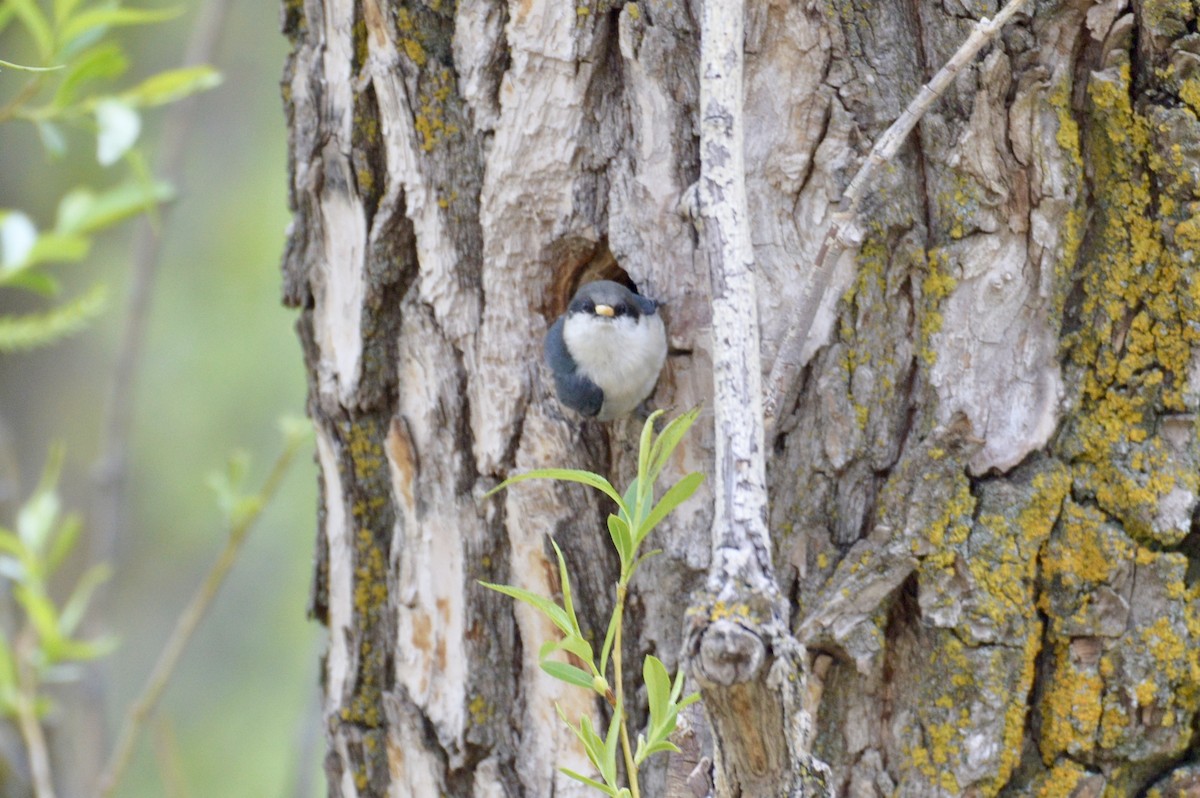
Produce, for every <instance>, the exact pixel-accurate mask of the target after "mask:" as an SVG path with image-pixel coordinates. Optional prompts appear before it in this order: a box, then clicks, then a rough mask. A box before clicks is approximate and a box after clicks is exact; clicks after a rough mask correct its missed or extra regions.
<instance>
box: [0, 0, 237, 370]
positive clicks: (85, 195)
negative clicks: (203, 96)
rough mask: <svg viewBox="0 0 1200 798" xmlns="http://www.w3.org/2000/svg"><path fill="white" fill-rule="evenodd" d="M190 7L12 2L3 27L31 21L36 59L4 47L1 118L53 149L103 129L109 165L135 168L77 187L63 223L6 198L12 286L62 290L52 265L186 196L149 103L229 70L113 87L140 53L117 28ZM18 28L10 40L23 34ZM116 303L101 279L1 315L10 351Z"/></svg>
mask: <svg viewBox="0 0 1200 798" xmlns="http://www.w3.org/2000/svg"><path fill="white" fill-rule="evenodd" d="M179 11H180V9H178V8H129V7H126V6H123V5H121V4H120V3H119V2H112V0H99V1H98V2H91V3H88V2H84V0H52V1H51V0H0V33H4V32H5V30H6V29H8V28H9V27H10V26H12V27H17V26H18V25H19V27H20V28H21V32H22V33H23V34H24V36H23V37H22V38H21V43H23V44H27V45H28V49H31V50H32V52H31V53H30V57H29V58H30V60H36V61H37V63H31V64H26V63H24V60H25V59H21V61H22V62H21V63H17V62H16V61H13V60H10V59H9V56H10V53H8V52H0V123H3V122H10V121H18V122H27V123H29V124H31V125H32V126H33V127H34V128H35V129H36V131H37V133H38V136H39V138H40V140H41V143H42V147H43V149H44V150H45V151H46V154H47V155H48V156H49V157H50V158H52V159H56V158H61V157H62V156H63V155H65V154H66V152H67V149H68V146H67V145H68V131H70V130H72V129H77V130H81V131H82V132H83V133H84V134H85V135H86V136H88V137H89V138H92V139H94V142H95V144H94V146H95V153H96V161H97V163H98V165H99V166H100V167H102V168H104V169H108V168H109V167H112V166H113V165H115V164H117V163H121V162H123V163H125V164H127V166H128V172H129V174H128V175H127V176H126V177H124V178H122V179H119V180H117V181H114V182H113V183H111V184H110V185H109V186H108V187H106V188H101V189H95V188H92V187H89V186H77V187H75V188H74V189H72V190H70V191H69V192H68V193H67V194H66V195H65V196H64V197H63V198H62V200H61V201H60V202H59V204H58V212H57V218H56V219H55V221H54V223H53V225H48V226H47V225H41V226H40V227H41V229H39V225H38V224H36V223H35V222H34V220H33V219H32V218H31V217H30V216H29V215H28V214H26V213H25V212H24V211H21V210H18V209H13V208H0V287H4V288H17V289H21V290H24V291H29V292H33V293H35V294H39V295H42V296H44V297H54V296H57V295H58V293H59V291H60V285H59V281H58V280H57V279H56V278H55V277H54V276H52V275H51V274H49V273H48V272H47V271H46V269H45V266H46V265H47V264H50V263H74V262H78V261H81V260H83V259H84V258H85V257H87V254H88V252H89V250H90V249H91V243H92V237H93V236H94V235H95V234H97V233H99V232H101V231H103V230H105V229H107V228H110V227H113V226H115V225H117V224H118V223H120V222H122V221H124V220H126V219H128V218H129V217H132V216H136V215H138V214H141V213H150V214H152V215H153V214H154V212H155V211H156V209H157V207H158V206H159V205H160V204H161V203H164V202H167V201H169V200H170V199H172V198H173V197H174V193H175V192H174V190H173V188H172V187H171V186H170V185H168V184H167V183H164V182H163V181H161V180H156V179H155V178H154V177H153V176H152V174H151V170H150V168H149V166H148V165H147V164H146V161H145V158H144V157H143V156H142V154H141V152H140V151H139V149H138V148H137V147H136V145H137V142H138V139H139V136H140V135H141V130H142V117H141V114H142V111H143V110H144V109H149V108H155V107H158V106H161V105H165V104H168V103H172V102H175V101H178V100H182V99H184V98H185V97H187V96H189V95H191V94H194V93H196V92H200V91H205V90H207V89H211V88H213V87H214V86H216V85H218V84H219V83H220V82H221V75H220V73H218V72H217V71H216V70H214V69H213V68H212V67H209V66H203V65H201V66H186V67H182V68H179V69H168V70H166V71H163V72H159V73H157V74H155V75H151V76H150V77H148V78H146V79H145V80H142V81H141V82H139V83H136V84H133V85H127V86H124V87H117V86H113V85H111V84H112V83H113V82H115V81H117V80H119V79H120V78H121V77H122V76H123V75H124V74H125V71H126V70H127V69H128V67H129V59H128V57H127V56H126V54H125V51H124V50H123V49H122V48H121V46H120V45H119V44H118V43H117V42H116V41H114V40H113V38H112V36H111V35H110V34H111V32H112V31H113V30H114V29H116V28H121V27H128V26H136V25H148V24H153V23H157V22H163V21H166V20H168V19H172V18H174V17H176V16H178V15H179ZM12 38H13V37H10V40H8V41H7V42H5V43H10V44H16V43H17V42H16V41H13V40H12ZM152 218H153V216H152ZM106 306H107V292H106V290H105V288H104V286H103V285H100V284H97V285H94V286H92V287H91V288H90V289H88V290H86V291H85V292H84V293H82V294H81V295H80V296H78V297H76V298H74V299H70V300H67V301H63V302H60V303H58V304H57V305H54V306H52V307H51V308H50V309H48V310H43V311H32V312H28V313H23V314H19V315H3V316H0V353H9V352H16V351H21V350H25V349H30V348H33V347H37V346H43V345H46V344H49V343H52V342H54V341H56V340H57V339H59V338H62V337H63V336H66V335H69V334H71V333H74V332H76V331H77V330H79V329H80V328H82V327H84V326H85V325H86V324H87V323H89V322H90V321H92V320H93V319H95V318H96V317H98V316H99V315H100V314H101V313H102V312H103V311H104V309H105V307H106Z"/></svg>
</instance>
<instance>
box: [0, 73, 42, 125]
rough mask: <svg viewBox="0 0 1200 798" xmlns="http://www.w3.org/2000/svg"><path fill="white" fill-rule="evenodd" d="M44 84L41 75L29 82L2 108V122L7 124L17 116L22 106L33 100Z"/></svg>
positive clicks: (0, 112) (0, 116) (0, 114)
mask: <svg viewBox="0 0 1200 798" xmlns="http://www.w3.org/2000/svg"><path fill="white" fill-rule="evenodd" d="M42 83H43V78H42V77H41V76H40V75H39V76H38V77H35V78H31V79H30V80H28V81H27V82H26V83H25V85H24V86H22V87H21V90H20V91H18V92H17V93H16V94H14V95H13V98H12V99H11V100H9V101H8V102H6V103H5V104H4V105H2V106H0V122H7V121H8V120H10V119H12V118H13V117H14V116H16V115H17V114H18V113H19V112H20V110H21V106H23V105H24V104H25V102H26V101H27V100H30V99H32V98H33V96H34V95H35V94H37V93H38V89H40V88H41V87H42Z"/></svg>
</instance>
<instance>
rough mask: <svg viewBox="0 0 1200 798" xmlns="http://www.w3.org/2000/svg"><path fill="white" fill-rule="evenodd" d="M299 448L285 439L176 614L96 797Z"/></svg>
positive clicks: (125, 757)
mask: <svg viewBox="0 0 1200 798" xmlns="http://www.w3.org/2000/svg"><path fill="white" fill-rule="evenodd" d="M299 449H300V443H299V442H289V443H288V444H287V446H286V447H285V448H284V450H283V452H282V453H281V454H280V455H279V458H278V459H277V460H276V461H275V465H274V466H273V467H272V468H271V473H270V475H269V476H268V477H267V479H266V481H265V482H264V483H263V487H262V490H261V491H260V492H259V493H258V497H259V502H258V505H257V507H256V508H255V509H254V511H253V512H251V513H248V514H247V515H246V516H245V517H244V518H240V519H238V521H237V522H236V523H235V524H234V525H233V527H232V528H231V529H230V530H229V539H228V540H227V541H226V543H225V548H224V549H223V550H222V551H221V555H220V557H218V558H217V561H216V562H215V563H213V566H212V568H211V569H210V570H209V572H208V574H207V575H206V576H205V578H204V581H203V582H202V583H201V585H200V587H199V588H198V589H197V591H196V593H195V595H193V596H192V600H191V602H190V603H189V604H188V606H187V608H186V609H185V610H184V611H183V613H182V614H181V615H180V616H179V620H178V621H177V622H176V624H175V628H174V629H173V630H172V631H171V636H170V637H169V638H168V639H167V642H166V645H164V646H163V650H162V653H161V654H159V657H158V661H157V662H156V663H155V665H154V670H153V671H151V673H150V676H149V677H148V678H147V679H146V683H145V685H143V686H142V691H141V693H139V694H138V697H137V699H136V700H135V701H134V702H133V703H132V704H130V705H129V711H128V712H127V713H126V714H125V720H124V722H123V723H122V724H121V733H120V735H119V736H118V738H117V744H116V746H115V747H114V748H113V753H112V756H111V757H110V758H109V760H108V764H107V765H106V766H105V768H104V772H103V774H102V775H101V776H100V781H99V785H100V786H99V789H98V791H97V792H98V794H99V795H100V796H108V795H111V794H112V791H113V790H114V789H115V788H116V785H117V783H118V782H119V781H120V778H121V775H122V774H123V773H124V771H125V768H126V767H127V766H128V764H129V758H130V756H131V755H132V753H133V745H134V743H135V742H136V740H137V736H138V733H139V732H140V731H141V728H142V725H143V724H144V723H145V721H146V719H147V718H148V717H149V716H150V714H151V713H152V712H153V711H154V708H155V707H156V706H157V705H158V700H159V698H160V697H162V693H163V690H164V689H165V688H166V686H167V683H168V682H169V681H170V679H171V675H172V674H173V673H174V672H175V667H176V666H177V665H178V664H179V658H180V657H181V656H182V655H183V650H184V648H185V647H186V646H187V644H188V642H190V641H191V639H192V635H193V634H194V633H195V631H196V627H197V626H198V625H199V624H200V621H201V620H202V619H203V618H204V616H205V614H207V612H208V609H209V607H210V606H211V605H212V602H213V599H214V598H215V597H216V595H217V591H218V589H220V587H221V583H222V582H224V581H225V577H226V576H227V575H228V573H229V569H230V568H232V567H233V564H234V563H235V562H236V561H237V557H238V552H239V551H240V550H241V547H242V544H243V543H244V542H245V540H246V537H247V535H248V533H249V532H250V529H251V527H253V526H254V522H255V521H257V520H258V518H259V516H260V515H262V511H263V508H265V507H266V506H267V505H268V504H269V503H270V501H271V498H272V497H273V496H274V495H275V493H276V491H278V490H279V486H280V484H281V483H282V482H283V477H284V475H285V474H286V473H287V469H288V466H289V465H290V464H291V461H292V458H293V457H294V456H295V454H296V452H297V451H299Z"/></svg>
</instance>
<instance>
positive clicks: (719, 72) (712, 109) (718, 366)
mask: <svg viewBox="0 0 1200 798" xmlns="http://www.w3.org/2000/svg"><path fill="white" fill-rule="evenodd" d="M744 13H745V5H744V2H743V0H720V1H719V2H707V3H705V6H704V19H703V28H702V32H701V37H702V38H701V48H700V58H701V67H700V69H701V79H700V163H701V167H700V185H699V187H698V194H697V196H698V199H699V203H700V207H699V210H700V224H701V229H702V232H703V236H704V240H705V243H706V244H707V245H708V246H707V249H708V264H709V267H708V271H709V278H710V279H711V281H712V327H713V342H712V343H713V416H714V422H715V424H716V431H717V436H716V475H715V476H716V481H717V485H719V486H720V487H719V488H718V492H717V502H716V507H715V517H714V519H713V556H714V559H713V568H712V572H711V574H712V576H711V578H710V584H709V588H710V590H712V591H713V592H714V593H716V594H718V596H720V595H721V593H722V588H723V586H725V585H727V584H728V583H729V582H730V581H731V580H734V579H737V578H739V577H742V578H748V579H751V580H753V582H755V583H761V584H763V585H764V586H771V587H773V586H774V576H773V569H772V566H771V542H770V537H769V535H768V534H767V480H766V458H765V456H764V454H763V410H762V366H761V361H760V356H759V339H758V304H757V300H756V296H757V294H756V291H755V287H754V254H753V251H752V250H751V246H750V223H749V218H748V216H749V209H748V207H747V203H746V169H745V161H744V158H743V153H742V149H743V147H742V145H743V141H744V132H743V130H742V91H743V89H742V83H743V78H742V73H743V58H742V40H743V38H744V32H743V16H744ZM713 580H715V582H714V581H713Z"/></svg>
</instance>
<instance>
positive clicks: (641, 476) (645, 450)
mask: <svg viewBox="0 0 1200 798" xmlns="http://www.w3.org/2000/svg"><path fill="white" fill-rule="evenodd" d="M662 414H663V411H661V410H655V411H654V412H653V413H651V414H650V417H649V418H647V419H646V423H645V424H643V425H642V437H641V440H640V441H639V443H638V472H637V484H638V485H640V486H643V487H645V486H649V487H650V488H651V489H653V486H654V479H653V477H651V476H650V444H651V442H652V441H653V440H654V422H655V421H657V420H658V417H659V416H661V415H662ZM646 493H647V491H639V493H638V498H639V499H641V498H643V497H644V496H645V495H646ZM637 520H638V521H639V522H640V520H641V519H637ZM634 526H635V527H636V526H637V524H634Z"/></svg>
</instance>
